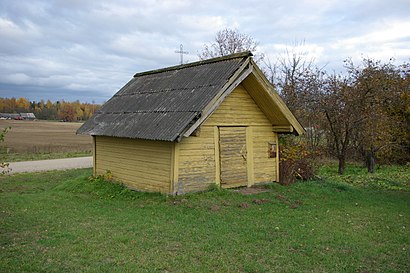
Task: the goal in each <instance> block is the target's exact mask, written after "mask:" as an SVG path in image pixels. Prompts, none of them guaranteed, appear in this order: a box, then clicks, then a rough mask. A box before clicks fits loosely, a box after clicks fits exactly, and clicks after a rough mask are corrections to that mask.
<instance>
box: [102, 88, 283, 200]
mask: <svg viewBox="0 0 410 273" xmlns="http://www.w3.org/2000/svg"><path fill="white" fill-rule="evenodd" d="M218 126H245V127H247V130H246V132H247V141H248V142H250V143H251V144H250V145H252V147H251V149H248V150H252V156H250V155H248V157H247V158H248V160H253V164H251V165H248V166H251V169H250V168H249V167H248V179H249V181H251V182H250V184H252V183H255V184H256V183H261V182H270V181H276V179H277V174H276V169H277V165H276V159H275V158H269V157H268V143H269V142H272V141H275V140H276V137H277V136H276V134H275V133H273V132H272V126H271V124H270V122H269V120H268V119H267V118H266V117H265V115H264V114H263V112H262V111H261V110H260V109H259V107H258V106H257V105H256V104H255V102H254V101H253V99H252V98H251V97H250V96H249V94H248V93H247V92H246V90H245V89H244V88H243V87H242V86H241V85H240V86H238V87H237V88H236V89H235V90H234V91H233V92H232V93H231V94H230V95H229V96H228V97H227V98H226V99H225V100H224V101H223V102H222V104H221V105H220V106H219V107H218V109H216V110H215V112H214V113H213V114H212V115H211V116H210V117H209V118H208V120H206V121H205V122H204V124H203V125H202V126H201V127H200V131H199V133H198V134H197V135H198V136H190V137H188V138H183V139H182V141H181V142H180V143H178V144H176V145H175V144H174V143H171V142H166V141H149V140H138V139H126V138H114V137H100V136H96V137H94V139H95V161H94V164H95V166H94V167H95V171H96V174H97V175H101V174H104V173H105V172H106V171H107V170H109V171H111V172H112V174H113V177H114V179H116V180H118V181H121V182H123V183H124V184H125V185H127V186H128V187H130V188H134V189H137V190H143V191H157V192H164V193H185V192H191V191H201V190H206V189H207V188H208V187H209V186H210V185H212V184H215V183H217V184H219V183H220V176H219V172H220V169H219V168H220V167H219V164H220V163H219V135H218ZM175 147H177V148H175ZM174 162H175V164H176V165H175V168H174V166H173V164H174ZM248 164H249V163H248ZM252 170H253V171H252ZM250 171H252V172H253V175H251V174H250ZM250 184H249V185H250Z"/></svg>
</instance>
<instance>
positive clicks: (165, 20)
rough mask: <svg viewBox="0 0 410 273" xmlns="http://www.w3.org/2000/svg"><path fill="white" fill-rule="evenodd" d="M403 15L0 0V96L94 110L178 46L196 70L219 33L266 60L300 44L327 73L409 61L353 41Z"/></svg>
mask: <svg viewBox="0 0 410 273" xmlns="http://www.w3.org/2000/svg"><path fill="white" fill-rule="evenodd" d="M409 8H410V5H409V4H408V1H403V0H398V1H388V2H386V1H383V0H377V1H372V3H371V4H369V1H365V0H362V1H353V0H352V1H333V0H314V1H285V0H280V1H269V0H265V1H193V0H179V1H151V0H141V1H131V0H121V1H94V0H93V1H91V0H87V1H83V0H81V1H80V0H56V1H46V0H44V1H43V0H35V1H13V0H5V1H1V2H0V40H1V41H2V42H1V43H0V71H1V73H0V96H7V97H10V96H26V97H29V98H30V99H32V100H33V99H42V98H43V99H47V98H49V97H50V98H56V99H67V100H68V99H69V100H75V99H80V100H87V101H90V100H95V101H99V102H102V101H104V100H106V99H107V98H109V97H110V96H111V95H112V94H113V93H114V92H115V91H117V89H118V88H120V87H121V86H122V85H123V84H124V83H126V82H127V81H128V80H129V79H130V77H131V76H132V75H133V74H134V73H135V72H140V71H145V70H149V69H156V68H160V67H164V66H170V65H175V64H178V62H179V56H178V54H176V53H175V52H174V51H175V50H177V49H179V44H180V43H183V44H184V49H185V50H187V51H189V53H190V54H189V55H186V56H184V59H185V60H189V61H196V60H197V59H198V57H197V53H199V52H200V51H201V49H202V46H203V45H204V44H205V43H208V42H210V41H212V39H213V37H214V35H215V33H216V32H217V31H218V30H220V29H222V28H224V27H230V28H237V29H238V30H239V31H240V32H243V33H246V34H249V35H251V36H252V37H254V38H255V39H256V40H258V41H260V47H261V49H262V50H269V52H266V53H267V54H268V55H269V56H272V58H275V56H277V55H278V54H280V53H281V51H283V45H291V44H292V43H293V42H295V41H299V42H300V41H303V40H305V41H306V45H307V48H308V49H309V50H311V51H312V53H313V55H314V56H315V57H316V60H317V61H318V62H319V63H321V64H329V67H332V68H337V67H340V66H341V65H342V60H343V59H344V58H347V57H349V56H352V55H354V56H357V55H360V54H362V53H366V52H369V53H371V54H374V55H375V56H384V55H386V54H389V53H390V52H391V54H392V55H395V54H396V56H398V58H399V59H400V58H404V57H405V56H406V54H407V52H409V46H408V43H406V41H408V40H409V36H408V35H407V36H406V35H405V34H403V35H402V36H398V37H393V38H391V39H387V40H383V42H380V43H383V44H380V45H375V44H372V43H366V42H363V39H362V37H367V36H366V35H369V33H376V34H375V35H377V31H380V30H381V29H384V28H388V27H389V23H392V22H401V23H406V22H407V23H409V22H410V18H409V15H407V13H406V11H407V10H409ZM400 27H402V26H399V28H398V29H400ZM345 45H348V46H345ZM409 54H410V53H409ZM403 56H404V57H403ZM407 58H408V57H407ZM93 97H94V99H92V98H93Z"/></svg>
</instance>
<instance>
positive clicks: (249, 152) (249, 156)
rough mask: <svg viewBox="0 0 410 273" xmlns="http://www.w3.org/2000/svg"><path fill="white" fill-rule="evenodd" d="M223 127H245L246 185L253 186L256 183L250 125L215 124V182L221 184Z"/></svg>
mask: <svg viewBox="0 0 410 273" xmlns="http://www.w3.org/2000/svg"><path fill="white" fill-rule="evenodd" d="M221 127H242V128H245V141H246V142H245V145H246V146H245V147H246V174H247V181H246V186H247V187H251V186H252V185H253V184H254V162H253V130H252V126H249V125H221V126H214V146H215V183H216V185H218V186H221V150H220V132H219V128H221Z"/></svg>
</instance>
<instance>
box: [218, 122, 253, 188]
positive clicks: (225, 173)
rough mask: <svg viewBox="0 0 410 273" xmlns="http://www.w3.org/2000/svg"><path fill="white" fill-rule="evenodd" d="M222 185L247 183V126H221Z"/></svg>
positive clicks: (229, 185) (244, 184) (243, 184)
mask: <svg viewBox="0 0 410 273" xmlns="http://www.w3.org/2000/svg"><path fill="white" fill-rule="evenodd" d="M219 146H220V147H219V149H220V169H221V175H220V176H221V185H222V186H223V187H231V186H232V185H233V184H235V185H242V186H246V185H247V183H248V182H247V180H248V177H247V163H246V160H245V159H246V127H219Z"/></svg>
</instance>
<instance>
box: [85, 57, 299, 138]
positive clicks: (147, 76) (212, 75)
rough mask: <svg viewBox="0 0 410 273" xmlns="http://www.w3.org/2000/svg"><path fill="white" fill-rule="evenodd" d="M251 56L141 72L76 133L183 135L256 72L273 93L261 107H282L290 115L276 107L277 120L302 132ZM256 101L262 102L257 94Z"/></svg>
mask: <svg viewBox="0 0 410 273" xmlns="http://www.w3.org/2000/svg"><path fill="white" fill-rule="evenodd" d="M251 56H252V54H251V53H250V52H243V53H237V54H232V55H228V56H224V57H219V58H214V59H209V60H205V61H199V62H195V63H190V64H184V65H178V66H173V67H169V68H164V69H158V70H153V71H148V72H143V73H137V74H135V75H134V77H133V78H132V79H131V80H130V81H129V82H128V83H127V84H126V85H125V86H124V87H123V88H121V89H120V90H119V91H118V92H117V93H116V94H115V95H114V96H113V97H112V98H111V99H110V100H108V101H107V102H106V103H105V104H104V105H103V107H102V108H100V110H98V111H97V112H96V113H95V114H94V115H93V116H92V117H91V118H90V119H89V120H88V121H87V122H85V123H84V124H83V125H82V126H81V127H80V129H78V131H77V133H79V134H90V135H98V136H112V137H126V138H139V139H150V140H165V141H179V140H180V139H181V138H182V137H183V136H185V137H187V136H189V135H190V134H191V133H192V132H193V131H194V130H195V129H196V128H198V127H199V126H200V125H201V124H202V123H203V122H204V121H205V120H206V118H208V117H209V116H210V115H211V114H212V113H213V111H214V110H215V109H216V108H217V107H218V106H219V105H220V104H221V103H222V101H223V100H224V98H225V97H227V96H228V95H229V94H230V93H231V92H232V91H233V89H234V88H235V87H236V86H238V85H239V84H241V83H242V82H244V80H245V79H246V80H247V81H249V80H251V78H250V76H252V75H258V77H259V78H260V77H262V80H260V79H257V83H256V85H258V86H260V88H259V89H260V90H262V92H264V93H272V94H268V95H267V96H265V97H261V99H260V100H261V103H262V104H266V103H268V104H267V105H268V108H266V107H265V108H266V109H265V110H264V107H261V109H262V111H264V112H267V113H270V112H272V111H271V110H269V108H271V107H272V109H273V108H275V107H276V108H278V107H279V108H280V110H279V111H277V112H278V113H279V116H280V115H281V114H282V115H284V116H286V117H287V118H285V119H284V120H283V121H281V122H279V123H278V120H279V121H280V119H278V117H279V116H277V115H276V113H274V114H272V113H271V119H272V118H273V120H272V121H273V122H275V123H277V124H278V125H290V126H292V128H295V130H296V132H297V133H299V134H301V133H303V128H302V126H301V125H300V124H299V123H298V122H297V120H296V119H295V118H294V116H293V115H292V113H291V112H290V111H289V109H288V108H287V107H286V105H284V103H283V101H282V100H281V99H280V97H279V96H278V95H277V94H276V92H275V91H274V90H273V87H272V86H271V85H270V84H268V81H267V80H266V78H265V77H264V76H263V74H262V73H261V72H260V70H259V69H258V68H257V66H256V64H255V63H254V62H253V61H252V59H251ZM263 79H265V80H266V82H263V81H264V80H263ZM265 85H266V86H265ZM257 93H258V92H257ZM275 94H276V96H277V97H275ZM251 96H252V94H251ZM254 99H255V98H254ZM262 100H264V101H265V102H263V101H262ZM276 100H279V101H276ZM255 102H256V103H257V104H258V99H255ZM276 104H277V106H275V105H276ZM282 104H283V105H282ZM267 113H265V115H267ZM267 116H268V118H269V115H267ZM281 123H282V124H281Z"/></svg>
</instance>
